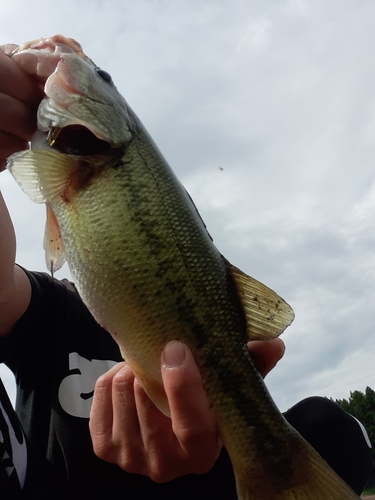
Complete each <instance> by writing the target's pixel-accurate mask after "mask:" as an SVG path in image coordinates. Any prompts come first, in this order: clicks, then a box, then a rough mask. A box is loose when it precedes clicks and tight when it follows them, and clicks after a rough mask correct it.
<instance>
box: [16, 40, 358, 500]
mask: <svg viewBox="0 0 375 500" xmlns="http://www.w3.org/2000/svg"><path fill="white" fill-rule="evenodd" d="M12 57H13V58H14V60H15V61H16V62H18V64H20V66H21V67H23V68H24V69H25V71H28V72H29V73H30V74H37V75H41V76H43V78H44V79H45V85H44V92H45V97H44V98H43V100H42V101H41V103H40V105H39V108H38V114H37V121H38V130H37V132H36V133H35V135H34V136H33V138H32V140H31V149H29V150H27V151H21V152H18V153H15V154H13V155H12V156H10V157H9V159H8V163H7V168H8V169H9V171H10V172H11V174H12V175H13V176H14V178H15V180H16V181H17V183H18V184H19V185H20V187H21V188H22V189H23V191H24V192H25V193H26V194H27V195H28V196H29V197H30V198H31V199H32V200H33V201H35V202H36V203H45V204H46V207H47V221H46V233H45V239H44V247H45V252H46V263H47V267H48V269H49V270H50V271H51V273H52V274H53V273H54V272H55V271H56V270H57V269H58V268H59V267H61V265H62V264H63V263H64V262H65V261H67V262H68V264H69V268H70V270H71V273H72V276H73V278H74V281H75V284H76V287H77V289H78V291H79V294H80V296H81V297H82V300H83V301H84V303H85V304H86V305H87V307H88V308H89V310H90V311H91V313H92V315H93V316H94V318H95V319H96V321H97V322H98V323H99V324H100V325H101V326H102V327H103V328H105V329H106V330H107V331H108V332H109V333H110V334H111V335H112V336H113V338H114V339H115V340H116V341H117V342H118V344H119V346H120V349H121V352H122V355H123V357H124V359H125V361H126V362H127V363H128V365H129V366H130V367H131V368H132V370H133V372H134V374H135V376H136V377H137V379H138V381H139V382H140V384H141V385H142V387H143V388H144V390H145V391H146V392H147V394H148V395H149V397H150V398H151V399H152V401H153V402H154V403H155V405H157V407H158V408H159V409H160V410H161V411H163V412H164V413H165V414H167V415H169V407H168V401H167V398H166V394H165V391H164V388H163V384H162V378H161V369H160V356H161V352H162V350H163V348H164V346H165V345H166V343H167V342H169V341H171V340H179V341H181V342H184V343H185V344H186V345H187V346H188V347H189V349H190V350H191V351H192V353H193V356H194V359H195V361H196V364H197V366H198V368H199V371H200V374H201V377H202V382H203V386H204V389H205V391H206V394H207V397H208V399H209V401H210V404H211V405H212V407H213V409H214V411H215V414H216V417H217V421H218V426H219V430H220V437H221V439H222V442H223V444H224V446H225V448H226V450H227V451H228V454H229V456H230V459H231V462H232V466H233V470H234V474H235V478H236V487H237V495H238V498H239V499H240V500H270V499H271V498H272V499H273V500H296V499H298V500H307V499H309V500H313V499H316V500H322V499H325V500H330V499H331V500H350V499H358V498H359V497H358V496H357V495H356V494H355V493H354V492H353V491H352V490H351V488H350V487H349V486H348V485H346V483H345V482H344V481H343V480H342V479H341V478H340V477H339V476H338V475H336V473H335V472H334V471H333V470H332V469H331V468H330V467H329V466H328V464H327V463H326V462H325V461H324V460H323V459H322V458H321V457H320V455H319V454H318V453H317V452H316V451H315V450H314V449H313V448H312V447H311V446H310V445H309V444H308V443H307V442H306V441H305V440H304V439H303V438H302V437H301V436H300V435H299V434H298V432H297V431H296V430H295V429H294V428H293V427H291V426H290V425H289V424H288V423H287V422H286V420H285V419H284V417H283V416H282V414H281V413H280V411H279V410H278V408H277V406H276V404H275V403H274V401H273V400H272V397H271V395H270V394H269V392H268V390H267V388H266V386H265V384H264V381H263V379H262V377H261V376H260V374H259V373H258V371H257V370H256V368H255V366H254V364H253V362H252V360H251V358H250V356H249V353H248V350H247V347H246V344H247V342H248V341H249V340H255V339H258V340H270V339H272V338H275V337H277V336H278V335H280V334H281V333H282V332H283V331H284V330H285V328H287V326H289V325H290V323H291V322H292V321H293V318H294V313H293V310H292V308H291V307H290V306H289V305H288V304H287V303H286V302H285V301H284V300H283V299H282V298H281V297H280V296H279V295H278V294H277V293H275V292H274V291H273V290H271V289H270V288H268V287H267V286H265V285H263V284H262V283H260V282H259V281H257V280H255V279H254V278H252V277H250V276H248V275H246V274H245V273H244V272H242V271H241V270H240V269H238V268H237V267H236V266H234V265H232V264H231V263H230V262H229V261H228V260H226V259H225V257H224V256H223V255H222V254H221V253H220V251H219V250H218V249H217V248H216V246H215V245H214V243H213V240H212V238H211V236H210V234H209V233H208V230H207V228H206V226H205V224H204V222H203V220H202V218H201V216H200V214H199V213H198V211H197V208H196V206H195V204H194V202H193V201H192V199H191V197H190V196H189V194H188V193H187V191H186V190H185V188H184V187H183V186H182V184H181V183H180V182H179V180H178V179H177V177H176V175H175V174H174V172H173V171H172V169H171V168H170V167H169V165H168V163H167V161H166V160H165V159H164V157H163V156H162V154H161V152H160V151H159V149H158V147H157V146H156V144H155V143H154V141H153V140H152V138H151V137H150V136H149V134H148V133H147V131H146V130H145V128H144V127H143V125H142V123H141V121H140V120H139V119H138V117H137V116H136V114H135V113H134V112H133V111H132V109H131V108H130V107H129V105H128V104H127V102H126V101H125V99H124V98H123V97H122V95H121V94H120V92H119V91H118V90H117V88H116V87H115V85H114V83H113V81H112V78H111V76H110V75H109V74H108V73H107V72H105V71H104V70H103V69H101V68H99V67H98V66H96V65H95V63H94V62H93V61H92V60H91V59H90V58H89V57H87V56H86V55H85V54H84V52H83V50H82V48H81V46H80V45H79V44H78V43H77V42H75V41H74V40H72V39H68V38H65V37H63V36H62V35H55V36H54V37H50V38H41V39H38V40H34V41H32V42H27V43H25V44H23V45H21V46H20V47H19V48H18V49H17V50H16V51H15V53H14V54H13V55H12Z"/></svg>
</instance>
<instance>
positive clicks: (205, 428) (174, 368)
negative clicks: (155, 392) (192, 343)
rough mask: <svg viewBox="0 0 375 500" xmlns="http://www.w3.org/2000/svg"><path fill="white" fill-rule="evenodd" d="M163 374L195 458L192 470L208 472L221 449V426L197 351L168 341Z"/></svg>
mask: <svg viewBox="0 0 375 500" xmlns="http://www.w3.org/2000/svg"><path fill="white" fill-rule="evenodd" d="M162 377H163V382H164V387H165V390H166V393H167V396H168V401H169V405H170V410H171V418H172V427H173V431H174V434H175V436H176V438H177V439H178V442H179V444H180V446H181V449H182V450H183V451H184V453H185V455H186V457H190V458H195V460H193V461H192V462H193V464H194V466H195V467H194V468H195V470H193V471H192V472H195V473H197V474H199V473H203V472H207V470H209V469H210V468H211V467H212V466H213V464H214V462H215V461H216V459H217V457H218V455H219V453H220V448H221V443H220V440H219V432H218V426H217V422H216V416H215V413H214V411H213V409H212V408H211V405H210V403H209V401H208V399H207V396H206V394H205V391H204V388H203V384H202V379H201V376H200V373H199V370H198V368H197V366H196V364H195V361H194V358H193V355H192V353H191V352H190V350H189V349H188V348H187V347H186V346H185V345H184V344H182V343H180V342H177V341H174V342H169V343H168V344H167V345H166V347H165V348H164V351H163V353H162Z"/></svg>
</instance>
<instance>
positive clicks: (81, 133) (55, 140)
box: [33, 125, 111, 156]
mask: <svg viewBox="0 0 375 500" xmlns="http://www.w3.org/2000/svg"><path fill="white" fill-rule="evenodd" d="M43 136H44V141H45V142H48V145H49V147H52V148H53V149H55V150H56V151H59V152H60V153H64V154H68V155H71V156H92V155H99V154H100V155H105V154H109V152H110V150H111V145H110V144H109V143H108V142H107V141H104V140H102V139H99V138H98V137H96V135H95V134H93V133H92V132H91V131H90V130H89V129H88V128H86V127H84V126H83V125H67V126H65V127H63V128H56V127H53V128H51V129H49V131H48V132H44V133H43ZM33 149H37V148H33Z"/></svg>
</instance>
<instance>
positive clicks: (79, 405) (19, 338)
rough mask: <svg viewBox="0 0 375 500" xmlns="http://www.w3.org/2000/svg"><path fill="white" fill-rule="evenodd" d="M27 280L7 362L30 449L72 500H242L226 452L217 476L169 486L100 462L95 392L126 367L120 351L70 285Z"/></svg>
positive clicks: (6, 346) (39, 277) (0, 347)
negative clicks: (94, 436) (26, 301)
mask: <svg viewBox="0 0 375 500" xmlns="http://www.w3.org/2000/svg"><path fill="white" fill-rule="evenodd" d="M28 276H29V279H30V282H31V286H32V298H31V303H30V305H29V307H28V309H27V311H26V313H25V314H24V316H23V317H22V318H21V319H20V321H19V322H18V323H17V325H16V326H15V328H14V331H13V332H12V333H11V335H10V336H9V337H8V338H6V339H1V340H0V361H4V362H5V363H6V364H7V365H8V366H9V367H10V368H11V370H12V371H13V372H14V374H15V376H16V383H17V401H16V409H17V414H18V416H19V419H20V421H21V424H22V426H23V429H24V431H25V433H26V435H27V437H28V439H29V440H30V442H31V445H32V446H33V447H34V448H36V450H37V452H38V453H40V454H41V455H43V456H45V457H46V458H47V459H48V461H49V462H50V464H52V466H53V467H54V468H55V469H56V470H57V471H58V472H59V473H62V474H63V475H64V476H65V477H66V478H68V479H69V486H70V487H71V488H72V493H71V494H69V498H73V497H74V498H77V499H78V498H89V495H93V496H92V498H101V497H102V496H103V498H104V496H105V498H110V495H116V496H118V495H119V494H121V498H124V499H132V500H133V499H148V498H153V497H154V496H160V497H163V499H164V500H168V499H176V498H178V499H180V500H183V499H185V498H186V499H191V498H194V499H195V500H200V499H202V500H203V499H204V500H209V499H217V498H225V499H226V500H231V499H232V498H233V499H236V498H237V495H236V488H235V481H234V476H233V472H232V467H231V464H230V460H229V458H228V456H227V454H226V452H225V450H223V451H222V453H221V455H220V457H219V459H218V461H217V462H216V464H215V466H214V467H213V469H211V471H210V472H208V473H206V474H203V475H187V476H183V477H181V478H177V479H175V480H173V481H170V482H168V483H164V484H158V483H155V482H153V481H152V480H150V479H149V478H147V477H143V476H139V475H136V474H128V473H126V472H124V471H122V470H121V469H120V468H119V467H118V466H117V465H113V464H109V463H107V462H104V461H102V460H100V459H99V458H97V457H96V456H95V454H94V452H93V448H92V443H91V438H90V433H89V428H88V418H89V413H90V407H91V402H92V396H93V391H94V385H95V381H96V379H97V378H98V377H99V376H100V375H101V374H103V373H105V372H106V371H108V369H109V368H111V367H112V366H113V365H114V364H116V363H117V362H119V361H121V360H122V357H121V354H120V351H119V348H118V346H117V344H116V343H115V342H114V340H113V339H112V338H111V336H110V335H109V334H108V333H107V332H105V331H104V330H103V329H102V328H101V327H100V326H99V325H98V324H97V323H96V322H95V320H94V318H93V317H92V316H91V314H90V312H89V311H88V309H87V308H86V307H85V305H84V304H83V302H82V301H81V299H80V298H79V296H78V294H77V293H76V292H75V291H74V289H73V288H72V286H71V285H70V284H69V283H68V282H67V283H62V282H59V281H57V280H51V278H50V277H49V276H48V275H47V274H44V273H30V272H28ZM51 498H53V497H51Z"/></svg>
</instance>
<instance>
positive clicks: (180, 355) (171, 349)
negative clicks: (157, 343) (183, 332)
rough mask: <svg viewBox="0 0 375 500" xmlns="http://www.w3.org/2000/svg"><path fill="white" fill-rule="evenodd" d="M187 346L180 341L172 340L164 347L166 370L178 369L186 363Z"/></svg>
mask: <svg viewBox="0 0 375 500" xmlns="http://www.w3.org/2000/svg"><path fill="white" fill-rule="evenodd" d="M185 356H186V352H185V346H184V344H182V343H181V342H179V341H178V340H172V342H168V344H167V345H166V346H165V347H164V350H163V354H162V363H163V366H164V367H165V368H177V367H179V366H182V365H183V364H184V361H185Z"/></svg>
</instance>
